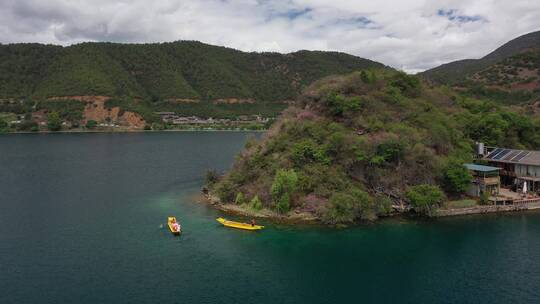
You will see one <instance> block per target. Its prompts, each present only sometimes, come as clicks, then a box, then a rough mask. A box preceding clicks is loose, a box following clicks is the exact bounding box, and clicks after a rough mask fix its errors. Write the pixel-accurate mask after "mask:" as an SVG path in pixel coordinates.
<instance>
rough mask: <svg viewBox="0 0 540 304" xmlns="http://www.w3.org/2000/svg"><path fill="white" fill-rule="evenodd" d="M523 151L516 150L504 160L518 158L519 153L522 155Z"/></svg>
mask: <svg viewBox="0 0 540 304" xmlns="http://www.w3.org/2000/svg"><path fill="white" fill-rule="evenodd" d="M521 152H522V151H521V150H514V151H512V153H509V154H507V155H506V156H505V157H504V158H503V160H511V159H512V158H514V157H516V156H517V155H518V154H519V153H521Z"/></svg>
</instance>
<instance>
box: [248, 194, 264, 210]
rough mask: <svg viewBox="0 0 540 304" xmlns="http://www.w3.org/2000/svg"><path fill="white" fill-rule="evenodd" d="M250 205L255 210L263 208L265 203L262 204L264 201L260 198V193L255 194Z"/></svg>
mask: <svg viewBox="0 0 540 304" xmlns="http://www.w3.org/2000/svg"><path fill="white" fill-rule="evenodd" d="M249 205H250V207H251V208H253V209H255V210H261V209H262V208H263V205H262V202H261V200H260V199H259V196H258V195H255V196H254V197H253V198H252V199H251V201H250V202H249Z"/></svg>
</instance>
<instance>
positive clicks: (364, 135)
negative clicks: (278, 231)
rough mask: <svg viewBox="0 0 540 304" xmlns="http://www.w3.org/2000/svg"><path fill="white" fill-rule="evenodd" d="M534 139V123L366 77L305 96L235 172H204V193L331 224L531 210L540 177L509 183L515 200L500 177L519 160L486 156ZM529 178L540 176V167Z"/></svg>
mask: <svg viewBox="0 0 540 304" xmlns="http://www.w3.org/2000/svg"><path fill="white" fill-rule="evenodd" d="M501 117H506V118H508V117H510V118H512V119H511V120H508V119H506V120H503V119H501ZM508 121H510V123H507V122H508ZM536 132H537V127H535V125H534V123H533V122H532V120H531V118H530V117H528V116H525V115H520V114H516V113H515V112H512V111H511V110H510V109H509V108H507V107H504V106H501V105H497V104H495V103H493V102H490V101H487V100H481V99H475V98H472V97H468V96H463V95H462V94H459V93H457V92H455V91H452V90H450V89H448V88H447V87H444V86H437V85H433V84H430V83H428V82H425V81H423V80H421V79H420V78H418V77H416V76H412V75H407V74H404V73H401V72H396V71H393V70H388V69H380V70H376V69H370V70H363V71H360V72H356V73H353V74H350V75H347V76H334V77H328V78H326V79H323V80H321V81H318V82H315V83H314V84H313V85H311V86H310V87H308V88H307V89H306V90H305V92H304V94H303V95H302V96H301V97H300V98H298V100H297V102H296V103H294V104H293V105H291V106H290V107H289V108H288V109H287V110H285V111H284V112H283V113H282V115H281V116H280V117H279V118H278V119H277V121H276V122H275V123H274V124H273V125H272V127H271V128H270V130H269V131H268V132H267V134H265V136H264V137H263V139H262V140H261V141H257V140H251V141H249V142H248V143H247V144H246V147H245V149H244V151H242V152H241V154H240V155H238V157H237V159H236V162H235V163H234V166H233V167H232V169H231V170H230V171H229V172H227V173H226V174H224V175H223V176H219V175H218V174H217V173H216V172H209V173H208V174H207V175H208V176H207V182H208V185H207V187H206V188H205V192H206V193H207V198H208V199H209V201H210V202H211V203H212V204H214V205H216V206H218V207H219V208H220V209H223V210H226V211H231V212H236V213H241V214H244V215H248V216H262V217H272V218H281V219H291V220H302V219H305V220H316V221H320V222H322V223H325V224H329V225H343V224H350V223H354V222H357V221H373V220H376V219H378V218H381V217H387V216H392V215H395V214H400V213H405V212H407V213H414V214H420V215H425V216H444V215H456V214H469V213H484V212H497V211H511V210H522V209H534V208H537V207H540V201H539V199H538V191H539V189H540V183H539V182H540V179H539V178H536V179H534V178H532V179H531V178H530V179H523V178H521V179H519V178H518V179H516V178H514V179H512V180H509V179H508V177H509V176H511V174H508V173H505V174H506V175H504V176H502V177H503V178H504V182H505V185H508V184H509V183H515V186H514V191H510V192H512V193H514V194H515V195H517V198H516V197H513V198H512V197H511V196H505V195H504V194H503V193H501V192H500V191H499V189H500V186H501V185H500V183H501V176H499V169H500V170H501V171H503V169H504V168H506V169H505V170H509V169H508V168H509V166H508V165H507V166H506V167H505V164H509V163H512V159H510V160H509V161H508V162H504V161H503V162H500V161H498V160H500V158H497V157H491V159H490V156H489V155H491V154H490V153H492V152H497V153H498V152H499V151H501V150H504V149H501V148H499V150H497V151H495V148H491V145H493V146H498V147H508V146H510V147H513V146H516V145H518V146H519V147H520V148H527V149H535V148H538V147H539V145H540V140H539V137H538V133H536ZM480 141H481V142H482V144H478V142H480ZM484 142H485V143H488V144H489V145H490V146H489V147H488V146H487V145H484V144H483V143H484ZM479 149H481V151H480V150H479ZM506 150H508V152H506V153H510V152H512V154H515V155H514V156H516V155H518V154H519V155H524V154H526V153H527V152H523V153H522V151H527V150H519V149H517V150H512V149H506ZM520 153H521V154H520ZM508 155H510V154H508ZM535 155H536V154H535ZM538 155H540V153H538ZM490 164H491V165H492V166H495V167H490V166H487V165H490ZM533 165H534V164H533ZM481 166H484V167H481ZM499 167H501V168H499ZM486 168H488V170H487V171H489V170H491V169H489V168H494V169H492V171H494V172H491V173H490V174H493V173H496V175H491V176H486V175H485V172H483V171H482V170H485V169H486ZM533 169H534V170H538V174H539V175H540V163H538V164H537V166H531V169H529V170H533ZM525 170H527V169H525ZM504 172H507V171H504ZM480 173H484V175H483V178H481V177H482V175H481V174H480ZM488 173H489V172H488ZM534 174H536V171H535V173H534ZM514 176H515V175H514ZM486 182H487V184H486ZM489 182H491V184H489ZM479 183H483V184H479ZM493 183H494V184H493ZM524 183H525V184H526V186H523V184H524ZM493 186H494V187H493ZM527 186H528V188H526V190H525V192H523V187H527ZM520 187H521V189H520ZM510 188H511V186H509V189H510ZM527 189H528V190H527ZM510 192H508V193H510ZM508 193H507V195H508ZM514 202H516V203H517V204H514ZM529 203H530V204H529ZM529 205H530V206H529ZM536 205H538V206H536Z"/></svg>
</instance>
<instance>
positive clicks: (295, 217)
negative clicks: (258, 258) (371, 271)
mask: <svg viewBox="0 0 540 304" xmlns="http://www.w3.org/2000/svg"><path fill="white" fill-rule="evenodd" d="M202 201H203V203H205V204H207V205H210V206H211V207H213V208H215V209H217V210H220V211H222V212H224V213H227V214H231V215H239V216H245V217H252V218H260V219H268V220H272V221H276V222H280V223H290V224H316V223H321V221H320V219H319V218H317V217H315V216H314V215H313V214H311V213H306V212H295V211H291V212H289V213H287V214H285V215H282V214H279V213H277V212H275V211H272V210H268V209H262V210H254V209H252V208H249V207H247V206H241V205H236V204H223V203H221V202H220V200H219V199H218V198H217V197H216V196H214V195H212V194H210V193H204V192H203V199H202Z"/></svg>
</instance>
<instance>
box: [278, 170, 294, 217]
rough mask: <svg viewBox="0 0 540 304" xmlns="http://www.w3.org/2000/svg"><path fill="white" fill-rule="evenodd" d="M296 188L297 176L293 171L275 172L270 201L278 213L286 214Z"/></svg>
mask: <svg viewBox="0 0 540 304" xmlns="http://www.w3.org/2000/svg"><path fill="white" fill-rule="evenodd" d="M297 186H298V175H297V174H296V172H294V170H292V169H291V170H283V169H280V170H278V171H277V173H276V176H275V177H274V183H273V184H272V189H271V192H272V199H273V200H274V203H275V205H276V209H277V211H278V212H279V213H287V212H288V211H289V208H290V204H291V202H290V201H291V195H292V194H293V193H294V191H296V188H297Z"/></svg>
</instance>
